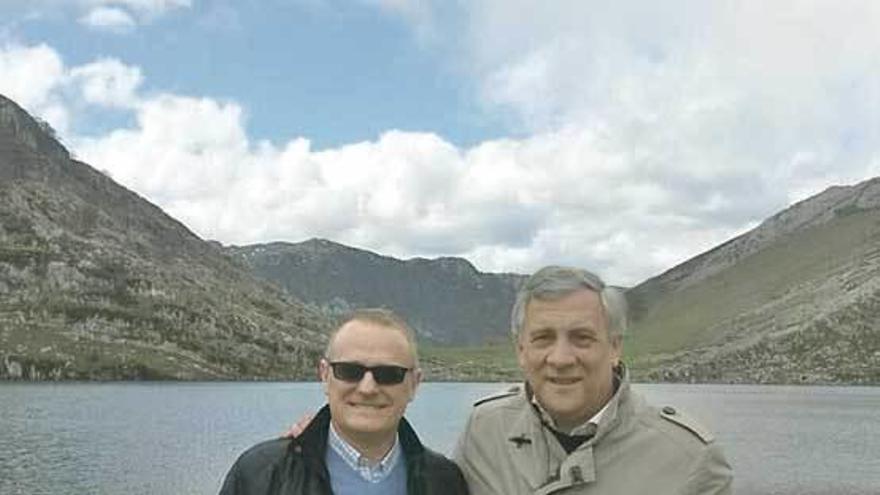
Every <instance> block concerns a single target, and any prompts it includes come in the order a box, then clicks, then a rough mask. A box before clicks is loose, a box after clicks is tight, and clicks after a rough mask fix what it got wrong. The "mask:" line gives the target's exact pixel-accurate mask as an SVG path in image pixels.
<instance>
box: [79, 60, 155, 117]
mask: <svg viewBox="0 0 880 495" xmlns="http://www.w3.org/2000/svg"><path fill="white" fill-rule="evenodd" d="M70 79H71V80H72V82H75V83H77V84H78V85H79V86H80V88H81V91H82V95H83V99H84V101H85V102H86V103H90V104H93V105H102V106H107V107H119V108H131V107H133V106H135V104H136V103H137V97H136V91H137V89H138V87H139V86H140V85H141V83H142V82H143V76H142V75H141V71H140V69H139V68H138V67H131V66H128V65H125V64H123V63H122V62H120V61H118V60H116V59H109V58H108V59H101V60H98V61H96V62H92V63H89V64H86V65H83V66H79V67H76V68H74V69H73V70H71V71H70Z"/></svg>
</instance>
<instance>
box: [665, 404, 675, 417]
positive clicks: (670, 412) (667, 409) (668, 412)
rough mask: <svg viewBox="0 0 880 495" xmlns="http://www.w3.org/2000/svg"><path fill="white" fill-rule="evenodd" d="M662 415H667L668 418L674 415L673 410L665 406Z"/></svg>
mask: <svg viewBox="0 0 880 495" xmlns="http://www.w3.org/2000/svg"><path fill="white" fill-rule="evenodd" d="M663 414H668V415H670V416H672V415H674V414H675V408H674V407H672V406H666V407H664V408H663Z"/></svg>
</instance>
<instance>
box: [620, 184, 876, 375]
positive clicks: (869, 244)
mask: <svg viewBox="0 0 880 495" xmlns="http://www.w3.org/2000/svg"><path fill="white" fill-rule="evenodd" d="M628 297H629V299H630V302H631V304H632V306H633V309H634V317H635V318H634V319H635V322H636V324H635V325H634V328H633V333H632V337H631V339H632V345H633V347H634V348H635V349H637V350H638V352H639V354H640V355H642V356H644V357H645V360H644V361H643V363H642V366H643V368H644V370H643V371H644V372H645V375H646V376H647V377H648V378H651V379H662V380H684V381H724V382H758V383H875V384H876V383H880V178H874V179H870V180H867V181H864V182H862V183H859V184H856V185H853V186H835V187H831V188H829V189H827V190H825V191H824V192H822V193H820V194H818V195H816V196H813V197H811V198H809V199H806V200H804V201H801V202H798V203H796V204H794V205H792V206H791V207H790V208H787V209H786V210H784V211H782V212H780V213H778V214H776V215H774V216H772V217H770V218H768V219H767V220H766V221H764V222H763V223H762V224H761V225H760V226H758V227H757V228H755V229H753V230H751V231H749V232H747V233H745V234H743V235H741V236H739V237H736V238H734V239H732V240H730V241H728V242H726V243H724V244H722V245H720V246H718V247H716V248H714V249H711V250H709V251H707V252H705V253H703V254H700V255H699V256H696V257H694V258H692V259H691V260H688V261H686V262H685V263H682V264H680V265H678V266H676V267H674V268H672V269H670V270H668V271H666V272H664V273H663V274H661V275H659V276H657V277H653V278H651V279H649V280H647V281H645V282H643V283H641V284H639V285H638V286H636V287H634V288H633V289H631V290H630V291H629V292H628Z"/></svg>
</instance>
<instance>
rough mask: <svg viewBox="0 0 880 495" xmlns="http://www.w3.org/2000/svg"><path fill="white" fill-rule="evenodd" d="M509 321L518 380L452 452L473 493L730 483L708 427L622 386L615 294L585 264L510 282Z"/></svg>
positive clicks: (489, 402) (697, 487) (625, 492)
mask: <svg viewBox="0 0 880 495" xmlns="http://www.w3.org/2000/svg"><path fill="white" fill-rule="evenodd" d="M512 320H513V321H512V330H513V333H514V338H515V340H516V348H517V355H518V359H519V364H520V366H521V367H522V369H523V372H524V374H525V378H526V380H525V384H524V386H523V387H520V388H518V389H516V390H514V391H511V392H510V393H507V394H502V395H498V396H494V397H490V398H487V399H484V400H483V401H480V402H478V403H477V404H476V406H475V408H474V410H473V411H472V413H471V416H470V419H469V420H468V423H467V426H466V429H465V431H464V433H463V434H462V436H461V438H460V439H459V443H458V446H457V448H456V455H455V457H456V461H457V462H458V464H459V466H460V467H461V469H462V471H463V472H464V475H465V479H467V481H468V484H469V485H470V490H471V493H474V494H476V495H483V494H496V495H507V494H537V495H544V494H603V495H614V494H622V495H632V494H640V493H651V494H656V495H663V494H681V495H685V494H694V495H696V494H700V495H704V494H729V493H730V492H731V480H732V473H731V469H730V466H729V465H728V463H727V461H726V460H725V458H724V455H723V453H722V451H721V449H720V447H719V446H718V444H717V443H716V442H715V440H714V438H713V437H712V434H711V433H709V432H708V431H707V430H706V429H705V428H703V427H702V426H700V425H699V424H698V423H696V422H695V421H694V420H692V419H691V418H689V417H687V416H686V415H684V414H683V413H681V412H680V411H678V410H676V409H674V408H672V407H664V408H662V409H657V408H654V407H651V406H649V405H648V404H646V403H645V401H644V400H643V399H642V398H641V397H640V396H639V395H638V394H636V393H635V392H634V391H632V390H631V389H630V386H629V381H628V377H627V372H626V370H625V368H624V366H623V364H622V363H621V361H620V359H621V349H622V343H621V339H622V335H623V332H624V329H625V328H626V303H625V300H624V298H623V295H622V294H621V293H619V292H618V291H617V290H615V289H613V288H609V287H606V286H605V284H604V283H603V282H602V280H601V279H599V278H598V277H597V276H595V275H593V274H592V273H590V272H587V271H585V270H580V269H575V268H565V267H555V266H551V267H546V268H543V269H541V270H539V271H538V272H537V273H535V274H534V275H532V276H531V277H530V278H529V279H528V280H527V281H526V283H525V284H524V286H523V287H522V289H521V290H520V292H519V294H518V295H517V300H516V303H515V305H514V309H513V316H512Z"/></svg>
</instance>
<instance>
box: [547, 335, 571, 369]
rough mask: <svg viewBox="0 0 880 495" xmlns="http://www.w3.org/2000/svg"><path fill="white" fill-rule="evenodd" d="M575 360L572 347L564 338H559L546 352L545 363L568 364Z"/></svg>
mask: <svg viewBox="0 0 880 495" xmlns="http://www.w3.org/2000/svg"><path fill="white" fill-rule="evenodd" d="M575 361H576V357H575V353H574V349H572V347H571V344H570V343H568V342H567V341H566V340H565V339H559V340H558V341H557V342H556V343H555V344H553V347H552V348H551V349H550V353H549V354H547V363H548V364H551V365H553V366H569V365H571V364H574V363H575Z"/></svg>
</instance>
